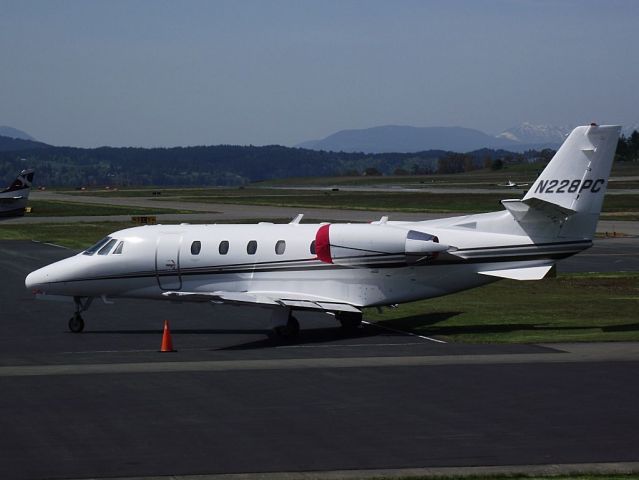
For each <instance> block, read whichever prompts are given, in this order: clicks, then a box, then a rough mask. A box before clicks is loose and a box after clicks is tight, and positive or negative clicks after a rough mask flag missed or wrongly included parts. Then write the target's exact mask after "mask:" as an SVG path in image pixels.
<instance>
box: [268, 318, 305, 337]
mask: <svg viewBox="0 0 639 480" xmlns="http://www.w3.org/2000/svg"><path fill="white" fill-rule="evenodd" d="M274 330H275V334H276V335H277V336H278V337H281V338H284V339H287V340H290V339H292V338H296V337H297V336H298V335H299V334H300V322H298V321H297V318H295V317H294V316H293V315H291V316H289V317H288V322H286V325H281V326H279V327H275V329H274Z"/></svg>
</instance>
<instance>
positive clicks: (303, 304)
mask: <svg viewBox="0 0 639 480" xmlns="http://www.w3.org/2000/svg"><path fill="white" fill-rule="evenodd" d="M162 295H164V296H165V297H168V298H170V299H172V300H177V301H180V302H211V303H226V304H231V305H232V304H235V305H247V304H257V305H265V306H278V305H279V306H282V307H290V308H294V309H297V310H321V311H324V312H360V309H359V308H357V307H354V306H353V305H350V304H348V303H341V302H333V301H330V300H329V299H318V298H315V297H310V296H309V297H308V298H303V297H302V296H300V297H299V298H290V297H289V295H290V294H288V293H286V292H280V293H278V292H268V293H261V292H221V291H217V292H164V293H163V294H162Z"/></svg>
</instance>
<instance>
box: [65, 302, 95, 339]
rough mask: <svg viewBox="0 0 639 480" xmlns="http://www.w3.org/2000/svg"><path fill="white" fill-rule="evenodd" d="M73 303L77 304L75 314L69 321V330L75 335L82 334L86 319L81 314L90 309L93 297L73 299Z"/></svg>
mask: <svg viewBox="0 0 639 480" xmlns="http://www.w3.org/2000/svg"><path fill="white" fill-rule="evenodd" d="M73 301H74V302H75V313H74V314H73V316H72V317H71V318H70V319H69V330H71V331H72V332H73V333H80V332H81V331H82V330H84V319H83V318H82V315H81V313H82V312H84V311H86V310H87V309H88V308H89V306H90V305H91V302H92V301H93V297H73Z"/></svg>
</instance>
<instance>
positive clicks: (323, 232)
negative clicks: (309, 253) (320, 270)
mask: <svg viewBox="0 0 639 480" xmlns="http://www.w3.org/2000/svg"><path fill="white" fill-rule="evenodd" d="M329 228H330V224H328V225H322V226H321V227H320V228H319V230H318V231H317V233H316V234H315V254H316V255H317V259H318V260H321V261H322V262H324V263H333V259H332V258H331V243H330V239H329V235H328V229H329Z"/></svg>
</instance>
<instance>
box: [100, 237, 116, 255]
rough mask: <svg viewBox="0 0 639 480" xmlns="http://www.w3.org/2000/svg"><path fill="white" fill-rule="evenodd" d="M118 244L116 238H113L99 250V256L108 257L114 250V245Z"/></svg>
mask: <svg viewBox="0 0 639 480" xmlns="http://www.w3.org/2000/svg"><path fill="white" fill-rule="evenodd" d="M116 243H118V241H117V240H116V239H115V238H112V239H111V240H109V241H108V242H107V243H106V245H104V247H102V248H101V249H100V250H98V255H108V254H109V252H110V251H111V249H112V248H113V245H115V244H116Z"/></svg>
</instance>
